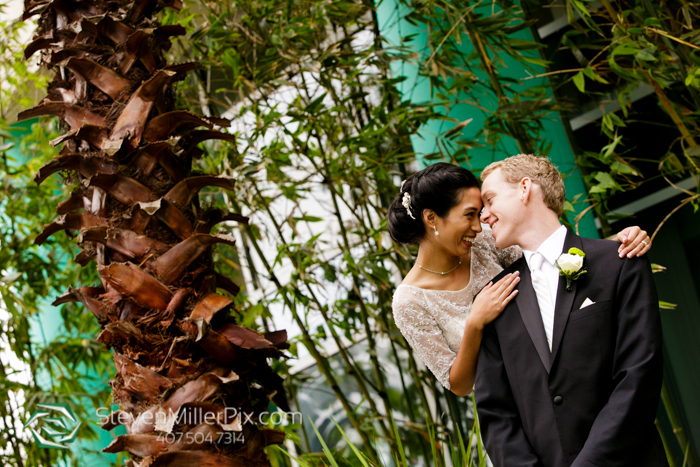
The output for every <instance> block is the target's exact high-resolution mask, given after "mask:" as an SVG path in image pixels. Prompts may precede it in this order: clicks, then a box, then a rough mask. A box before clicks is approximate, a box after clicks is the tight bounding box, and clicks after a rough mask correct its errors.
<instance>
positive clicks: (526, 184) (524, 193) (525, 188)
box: [518, 177, 533, 205]
mask: <svg viewBox="0 0 700 467" xmlns="http://www.w3.org/2000/svg"><path fill="white" fill-rule="evenodd" d="M532 189H533V184H532V180H531V179H530V177H523V179H522V180H520V183H519V184H518V191H519V192H520V193H519V194H520V201H522V202H523V204H525V205H527V204H528V203H529V202H530V200H531V198H532Z"/></svg>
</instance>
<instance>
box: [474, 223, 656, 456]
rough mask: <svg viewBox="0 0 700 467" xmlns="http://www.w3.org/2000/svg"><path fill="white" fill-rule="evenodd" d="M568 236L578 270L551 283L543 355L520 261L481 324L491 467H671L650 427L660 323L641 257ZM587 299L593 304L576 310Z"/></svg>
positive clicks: (480, 384) (481, 395)
mask: <svg viewBox="0 0 700 467" xmlns="http://www.w3.org/2000/svg"><path fill="white" fill-rule="evenodd" d="M618 246H619V244H618V243H617V242H611V241H608V240H591V239H586V238H581V237H579V236H577V235H574V234H573V233H572V232H570V231H569V232H567V235H566V241H565V243H564V250H563V251H564V252H567V251H568V250H569V248H571V247H576V248H579V249H581V250H583V251H584V252H585V254H586V257H585V259H584V262H583V265H584V267H585V268H586V269H587V271H588V272H587V273H586V274H583V275H582V276H580V277H579V279H577V280H575V281H574V282H573V290H571V291H568V290H566V279H565V278H564V277H560V278H559V288H558V290H557V302H556V306H555V313H554V331H553V337H552V351H551V352H550V350H549V346H548V345H547V340H546V336H545V332H544V326H543V324H542V317H541V315H540V311H539V306H538V304H537V297H536V295H535V291H534V290H533V288H532V281H531V276H530V271H529V269H528V266H527V263H526V261H525V258H524V257H523V258H521V259H519V260H518V261H516V262H515V263H513V264H512V265H511V266H510V267H508V268H507V269H506V270H504V271H503V272H502V273H501V274H500V275H499V276H498V277H497V278H496V279H494V282H496V280H497V279H499V278H500V277H501V276H503V275H505V274H507V273H510V272H514V271H516V270H517V271H520V277H521V279H520V283H519V284H518V287H517V288H518V295H517V296H516V298H515V299H514V300H513V301H511V302H510V303H509V304H508V306H507V307H506V309H505V310H504V311H503V313H502V314H501V315H500V316H499V317H498V318H497V319H496V320H494V321H493V322H492V323H491V324H489V325H488V326H486V328H485V329H484V333H483V340H482V343H481V350H480V352H479V359H478V364H477V374H476V385H475V390H474V395H475V398H476V404H477V411H478V416H479V423H480V427H481V432H482V435H483V438H484V440H485V445H486V450H487V452H488V454H489V457H490V458H491V460H492V461H493V463H494V465H495V466H496V467H521V466H541V467H564V466H566V467H568V466H576V467H592V466H595V467H618V466H619V467H621V466H625V467H627V466H629V467H658V466H664V467H665V466H668V464H667V461H666V456H665V453H664V449H663V445H662V444H661V439H660V437H659V434H658V432H657V430H656V426H655V425H654V418H655V415H656V409H657V406H658V401H659V394H660V391H661V379H662V374H661V373H662V358H661V323H660V318H659V307H658V299H657V296H656V288H655V286H654V281H653V279H652V273H651V268H650V265H649V260H648V259H647V257H646V256H644V257H642V258H633V259H620V258H619V256H618V253H617V247H618ZM586 298H589V299H590V300H592V301H593V302H595V303H594V304H592V305H589V306H587V307H584V308H581V305H582V303H583V302H584V300H585V299H586Z"/></svg>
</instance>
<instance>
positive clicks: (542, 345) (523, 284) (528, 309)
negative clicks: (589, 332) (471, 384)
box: [515, 258, 552, 373]
mask: <svg viewBox="0 0 700 467" xmlns="http://www.w3.org/2000/svg"><path fill="white" fill-rule="evenodd" d="M520 261H521V264H520V269H519V271H520V284H518V294H517V295H516V296H515V303H516V305H517V306H518V310H519V311H520V316H521V318H522V320H523V323H525V328H526V329H527V332H528V334H530V339H531V340H532V343H533V344H535V349H536V350H537V354H538V355H539V356H540V360H542V364H543V365H544V367H545V369H546V370H547V373H549V369H550V368H551V367H552V363H551V360H550V353H549V345H547V335H546V334H545V332H544V325H543V324H542V315H541V314H540V306H539V305H538V303H537V295H535V289H533V288H532V276H531V275H530V269H529V268H528V267H527V261H525V258H522V259H521V260H520Z"/></svg>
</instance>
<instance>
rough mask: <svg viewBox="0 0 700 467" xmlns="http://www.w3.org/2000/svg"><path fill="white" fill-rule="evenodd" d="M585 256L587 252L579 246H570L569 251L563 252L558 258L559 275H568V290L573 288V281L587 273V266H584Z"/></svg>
mask: <svg viewBox="0 0 700 467" xmlns="http://www.w3.org/2000/svg"><path fill="white" fill-rule="evenodd" d="M585 256H586V254H585V253H584V252H583V251H581V250H579V249H578V248H570V249H569V252H568V253H562V254H561V256H559V259H557V262H556V264H557V268H559V275H560V276H564V277H566V290H571V283H572V282H573V281H575V280H576V279H578V278H579V277H580V276H581V275H582V274H586V272H587V271H586V268H584V267H583V258H585Z"/></svg>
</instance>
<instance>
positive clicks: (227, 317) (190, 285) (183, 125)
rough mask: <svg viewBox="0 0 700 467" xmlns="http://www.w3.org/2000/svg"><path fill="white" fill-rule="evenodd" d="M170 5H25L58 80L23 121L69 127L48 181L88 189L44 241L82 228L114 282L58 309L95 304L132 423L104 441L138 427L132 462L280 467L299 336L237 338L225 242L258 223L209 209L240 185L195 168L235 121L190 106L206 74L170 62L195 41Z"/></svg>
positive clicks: (81, 291)
mask: <svg viewBox="0 0 700 467" xmlns="http://www.w3.org/2000/svg"><path fill="white" fill-rule="evenodd" d="M164 7H169V8H172V9H175V10H179V8H181V3H180V2H179V0H165V1H161V2H156V1H153V0H136V2H127V1H124V0H117V1H115V2H93V1H91V0H84V1H81V2H74V1H73V0H49V1H46V0H27V1H26V2H25V12H24V18H29V17H31V16H34V15H37V14H38V15H40V17H39V19H38V29H37V32H36V34H35V36H34V40H33V42H31V43H30V44H29V46H28V47H27V48H26V50H25V57H27V58H29V57H30V56H31V55H33V54H34V53H37V52H39V53H41V64H42V65H43V66H45V67H46V68H50V69H52V70H54V71H55V76H54V78H53V81H52V82H51V83H50V84H49V89H48V96H47V97H46V98H45V99H44V100H43V101H41V103H40V104H39V105H38V106H37V107H34V108H32V109H29V110H27V111H24V112H22V113H21V114H20V116H19V118H20V120H21V119H26V118H32V117H35V116H40V115H53V116H57V117H59V118H60V119H61V120H62V122H63V124H64V127H65V129H66V133H65V134H64V135H62V136H61V137H59V138H57V139H56V140H55V142H54V143H55V144H56V145H60V146H61V151H60V154H59V156H58V157H56V158H54V159H53V160H52V161H51V162H50V163H48V164H47V165H45V166H44V167H42V168H41V169H40V170H39V172H38V173H37V177H36V181H37V182H38V183H41V182H42V181H43V180H44V179H46V178H47V177H49V176H51V175H52V174H54V173H56V172H59V171H64V172H65V171H70V172H73V173H75V176H74V178H73V180H76V181H78V182H79V183H77V184H76V188H75V189H74V190H73V193H72V195H71V197H70V198H69V199H68V200H66V201H65V202H63V203H61V204H59V206H58V207H57V212H58V214H59V216H60V217H59V218H58V219H57V220H56V221H55V222H53V223H51V224H49V225H47V226H46V227H45V228H44V231H43V232H42V233H41V234H40V235H39V236H38V237H37V238H36V243H39V244H40V243H43V242H45V241H47V240H48V239H49V237H50V236H51V235H53V234H54V233H56V232H58V231H61V230H70V231H77V232H78V233H79V235H78V236H77V241H78V244H79V245H80V247H81V249H82V252H81V253H80V254H79V255H78V257H77V258H76V261H77V262H79V263H80V264H81V265H83V266H87V265H89V264H92V262H93V261H94V262H95V266H96V267H97V271H98V272H99V275H100V278H101V284H99V285H97V286H94V287H78V288H71V289H69V290H68V292H66V293H65V294H64V295H62V296H61V297H59V298H58V299H57V300H56V301H55V304H56V305H60V304H62V303H66V302H81V303H83V305H84V306H85V307H86V308H88V309H89V310H90V311H91V312H92V313H93V314H94V315H95V317H96V318H97V319H98V320H99V322H100V324H101V325H102V329H103V330H102V332H101V334H100V335H99V336H98V340H99V341H100V342H103V343H104V344H105V345H106V346H107V347H108V348H111V349H112V350H113V353H114V361H115V365H116V376H115V378H114V379H113V380H112V381H111V383H110V384H111V387H112V396H113V399H114V401H115V402H116V403H117V404H118V405H119V406H120V410H118V411H116V412H114V413H113V414H112V415H110V417H109V418H108V419H107V420H106V421H105V423H104V428H106V429H112V428H114V427H115V426H117V425H120V424H122V425H125V426H126V429H127V433H128V434H127V435H123V436H119V437H117V438H116V439H115V440H114V442H113V443H112V444H110V446H108V447H107V448H106V449H105V451H106V452H124V451H125V452H128V453H130V454H131V456H132V458H131V460H130V461H129V463H130V465H133V466H156V465H157V466H169V465H172V466H175V465H197V464H199V465H212V466H234V465H235V466H238V465H251V466H258V465H259V466H268V465H269V462H268V460H267V457H266V455H265V453H264V450H263V449H264V448H265V446H267V445H269V444H279V443H281V442H282V441H283V440H284V432H281V431H277V430H272V429H268V428H266V425H265V424H264V423H263V422H264V419H261V415H264V414H265V413H266V411H267V410H268V405H269V403H270V401H272V402H273V403H274V404H276V406H277V407H278V408H280V409H282V410H284V411H289V407H288V404H287V398H286V395H285V392H284V388H283V386H282V379H281V378H280V377H279V376H278V375H277V374H275V373H274V372H273V371H272V369H271V368H270V366H269V364H268V362H267V359H268V358H270V357H271V358H279V357H281V356H283V351H284V350H285V349H287V348H288V344H287V342H286V341H287V335H286V332H285V331H274V332H267V333H264V334H261V333H258V332H256V331H254V330H251V329H247V328H244V327H242V326H239V325H237V324H236V323H237V316H238V312H237V310H236V309H235V307H234V305H233V302H232V300H231V299H230V298H229V297H227V296H226V295H223V294H219V293H217V289H222V290H225V291H227V292H229V293H231V294H233V295H235V294H236V293H237V291H238V287H237V286H236V285H235V284H233V282H232V281H230V280H229V279H227V278H224V277H222V276H220V275H218V274H217V273H216V272H215V270H214V265H213V263H212V255H211V248H212V246H214V245H215V244H218V243H223V244H228V245H232V244H233V242H234V240H233V237H230V236H228V235H218V234H217V235H210V230H211V228H212V227H213V226H214V225H216V224H218V223H220V222H222V221H227V220H236V221H238V222H242V223H247V219H246V218H244V217H242V216H240V215H238V214H232V213H228V212H224V211H222V210H219V209H203V208H202V207H201V206H200V203H199V198H198V193H199V191H200V190H202V189H203V188H205V187H217V188H219V189H221V190H231V189H233V182H232V180H231V179H229V178H227V177H223V176H217V175H216V174H211V175H205V174H201V173H197V172H195V171H193V169H192V160H193V159H194V158H196V157H198V156H199V155H201V153H202V151H201V150H200V149H199V148H198V147H197V145H198V143H200V142H202V141H204V140H210V139H220V140H227V141H234V138H233V136H232V135H230V134H228V133H222V132H219V131H214V130H213V127H214V126H220V127H225V126H228V124H229V122H228V121H226V120H224V119H220V118H215V117H207V118H203V117H199V116H197V115H194V114H192V113H189V112H185V111H178V110H176V109H175V108H174V104H173V103H174V97H173V84H174V83H175V82H177V81H179V80H181V79H183V78H184V77H185V76H186V73H187V72H189V71H191V70H193V69H195V68H197V64H193V63H183V64H178V65H168V64H167V63H166V61H165V59H164V51H166V50H167V49H168V48H169V47H170V37H172V36H177V35H183V34H184V33H185V30H184V28H182V27H181V26H177V25H176V26H160V25H159V24H158V22H157V21H156V20H155V14H156V13H157V12H158V11H159V10H160V9H162V8H164ZM201 127H204V128H206V129H204V130H202V129H198V128H201Z"/></svg>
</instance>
